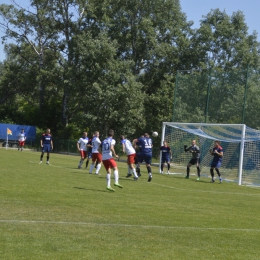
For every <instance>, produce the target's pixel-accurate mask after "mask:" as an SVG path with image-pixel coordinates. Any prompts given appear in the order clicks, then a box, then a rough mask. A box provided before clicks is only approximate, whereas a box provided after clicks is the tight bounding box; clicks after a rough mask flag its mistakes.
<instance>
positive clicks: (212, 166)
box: [210, 161, 221, 168]
mask: <svg viewBox="0 0 260 260" xmlns="http://www.w3.org/2000/svg"><path fill="white" fill-rule="evenodd" d="M220 166H221V162H220V161H212V163H211V165H210V167H211V168H219V167H220Z"/></svg>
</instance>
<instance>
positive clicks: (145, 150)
mask: <svg viewBox="0 0 260 260" xmlns="http://www.w3.org/2000/svg"><path fill="white" fill-rule="evenodd" d="M137 143H139V146H141V149H142V151H141V153H140V157H139V158H138V160H139V162H142V161H145V164H146V168H147V172H148V182H150V181H151V180H152V177H153V176H152V169H151V162H152V147H153V141H152V139H151V138H150V136H149V134H147V133H145V134H144V137H140V138H137V139H134V140H133V145H134V147H136V144H137Z"/></svg>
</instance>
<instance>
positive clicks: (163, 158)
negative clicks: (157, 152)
mask: <svg viewBox="0 0 260 260" xmlns="http://www.w3.org/2000/svg"><path fill="white" fill-rule="evenodd" d="M170 161H171V158H170V157H169V156H166V157H165V156H162V160H161V163H169V162H170Z"/></svg>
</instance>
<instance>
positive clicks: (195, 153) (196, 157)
mask: <svg viewBox="0 0 260 260" xmlns="http://www.w3.org/2000/svg"><path fill="white" fill-rule="evenodd" d="M184 151H185V152H190V153H191V154H192V157H191V159H190V161H189V163H188V165H187V175H186V177H185V178H186V179H189V177H190V167H191V166H192V165H196V167H197V174H198V178H197V181H199V180H200V148H199V147H198V146H197V145H196V140H192V141H191V146H189V147H188V146H187V145H184Z"/></svg>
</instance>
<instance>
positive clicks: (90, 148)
mask: <svg viewBox="0 0 260 260" xmlns="http://www.w3.org/2000/svg"><path fill="white" fill-rule="evenodd" d="M91 158H92V139H91V138H90V139H89V140H88V143H87V160H86V168H85V169H87V168H88V163H89V160H90V159H91Z"/></svg>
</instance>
